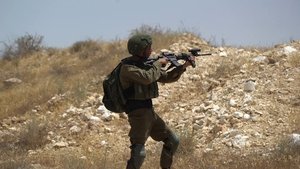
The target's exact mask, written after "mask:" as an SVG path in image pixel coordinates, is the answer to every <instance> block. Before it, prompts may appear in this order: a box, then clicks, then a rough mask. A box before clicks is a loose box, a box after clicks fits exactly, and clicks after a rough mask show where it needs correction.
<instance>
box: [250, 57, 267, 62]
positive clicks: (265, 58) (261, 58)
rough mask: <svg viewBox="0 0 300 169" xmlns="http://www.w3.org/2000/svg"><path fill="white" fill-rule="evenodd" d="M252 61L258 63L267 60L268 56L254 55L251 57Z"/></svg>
mask: <svg viewBox="0 0 300 169" xmlns="http://www.w3.org/2000/svg"><path fill="white" fill-rule="evenodd" d="M253 61H254V62H259V63H262V62H268V58H267V57H265V56H256V57H255V58H253Z"/></svg>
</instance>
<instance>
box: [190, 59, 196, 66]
mask: <svg viewBox="0 0 300 169" xmlns="http://www.w3.org/2000/svg"><path fill="white" fill-rule="evenodd" d="M190 62H191V64H192V67H193V68H195V67H196V63H195V61H193V60H191V61H190Z"/></svg>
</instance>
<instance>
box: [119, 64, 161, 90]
mask: <svg viewBox="0 0 300 169" xmlns="http://www.w3.org/2000/svg"><path fill="white" fill-rule="evenodd" d="M121 74H122V76H123V78H126V79H127V80H129V81H132V82H133V83H138V84H143V85H148V84H151V83H153V82H155V81H157V80H158V79H159V78H160V76H161V63H159V62H158V61H156V62H154V63H153V65H152V67H151V68H149V69H147V70H146V69H141V68H139V67H137V66H134V65H127V64H124V65H123V66H122V69H121Z"/></svg>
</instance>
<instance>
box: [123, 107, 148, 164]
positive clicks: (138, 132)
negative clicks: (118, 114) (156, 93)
mask: <svg viewBox="0 0 300 169" xmlns="http://www.w3.org/2000/svg"><path fill="white" fill-rule="evenodd" d="M153 117H154V116H153V113H152V110H151V109H138V110H135V111H133V112H130V113H129V114H128V121H129V124H130V127H131V129H130V132H129V137H130V142H131V146H130V148H131V157H130V159H129V160H128V161H127V167H126V169H139V168H140V167H141V166H142V164H143V162H144V159H145V157H146V153H145V142H146V140H147V138H148V137H149V134H150V129H151V126H152V122H153Z"/></svg>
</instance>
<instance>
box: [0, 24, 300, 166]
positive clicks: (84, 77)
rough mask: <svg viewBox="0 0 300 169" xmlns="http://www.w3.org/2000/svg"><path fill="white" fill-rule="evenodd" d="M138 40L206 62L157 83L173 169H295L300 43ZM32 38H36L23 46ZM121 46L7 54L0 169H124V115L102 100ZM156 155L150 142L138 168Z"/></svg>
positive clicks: (175, 36) (299, 147)
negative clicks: (176, 141) (171, 135)
mask: <svg viewBox="0 0 300 169" xmlns="http://www.w3.org/2000/svg"><path fill="white" fill-rule="evenodd" d="M139 32H144V33H148V34H150V35H152V37H153V41H154V45H153V48H154V52H153V54H154V55H155V54H159V53H160V50H162V49H166V50H169V51H171V52H175V53H179V52H187V51H188V49H190V48H200V49H202V52H204V53H212V55H211V56H203V57H198V58H197V60H196V65H197V66H196V67H195V68H188V70H187V71H186V72H185V73H184V75H183V77H182V78H181V79H180V80H179V81H178V82H176V83H172V84H160V85H159V87H160V97H159V98H157V99H155V100H154V104H155V109H156V111H157V112H158V114H160V116H161V117H162V118H163V119H164V120H165V121H166V123H167V124H168V125H169V126H170V127H171V128H173V129H174V130H175V131H176V132H177V133H178V135H179V136H180V140H181V142H180V146H179V150H178V152H177V154H176V156H175V159H174V168H187V169H208V168H209V169H234V168H236V169H258V168H262V169H263V168H272V169H276V168H278V169H279V168H280V169H297V168H300V165H299V164H300V156H299V155H300V125H299V124H300V76H299V74H300V41H293V42H290V43H288V44H279V45H275V46H274V47H269V48H260V47H238V48H237V47H231V46H226V45H225V44H223V46H217V45H215V44H214V45H213V44H212V42H207V41H206V40H204V39H202V38H201V37H199V36H198V35H196V34H193V33H188V32H175V31H170V30H163V29H161V28H156V27H154V28H153V27H147V26H143V27H141V28H139V29H136V30H133V31H132V34H135V33H139ZM28 37H31V38H33V39H34V38H37V40H38V38H39V37H38V36H31V35H25V36H24V37H23V40H24V38H25V41H26V38H28ZM19 40H20V39H19ZM27 40H29V41H30V38H29V39H27ZM16 42H19V43H20V44H23V42H24V41H16ZM31 42H32V41H31ZM126 43H127V39H124V40H123V39H120V40H119V39H117V40H114V41H109V42H108V41H101V40H97V41H96V40H92V39H89V40H83V41H80V42H74V44H73V45H72V46H70V47H69V48H63V49H55V48H51V47H45V46H42V44H41V46H35V47H38V48H27V47H26V48H24V47H23V48H22V46H21V45H20V46H18V47H19V48H16V49H13V48H6V51H5V52H6V53H4V54H5V56H4V57H3V58H2V59H1V60H0V81H1V83H0V105H1V108H0V129H1V130H0V168H3V169H15V168H26V169H27V168H33V169H74V168H78V169H82V168H89V169H96V168H97V169H98V168H100V169H121V168H125V165H126V160H127V159H128V158H129V156H130V152H129V146H130V143H129V138H128V136H127V135H128V132H129V124H128V122H127V116H126V114H116V113H112V112H109V111H108V110H106V109H105V108H104V107H103V105H102V103H101V99H102V97H103V93H102V81H103V79H104V77H105V75H107V74H108V73H109V72H110V71H111V70H112V69H113V68H114V67H115V66H116V65H117V64H118V62H119V61H120V60H121V59H122V58H124V57H126V56H128V55H129V54H128V53H127V48H126ZM17 44H18V43H17ZM38 44H39V43H38ZM27 46H28V44H27ZM30 46H34V43H31V45H30V44H29V47H30ZM7 47H9V45H7ZM21 49H22V50H21ZM161 147H162V144H161V143H157V142H155V141H153V140H152V139H149V140H148V142H147V144H146V149H147V157H146V160H145V163H144V165H143V168H144V169H146V168H147V169H148V168H149V169H152V168H153V169H156V168H159V157H160V151H161Z"/></svg>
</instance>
